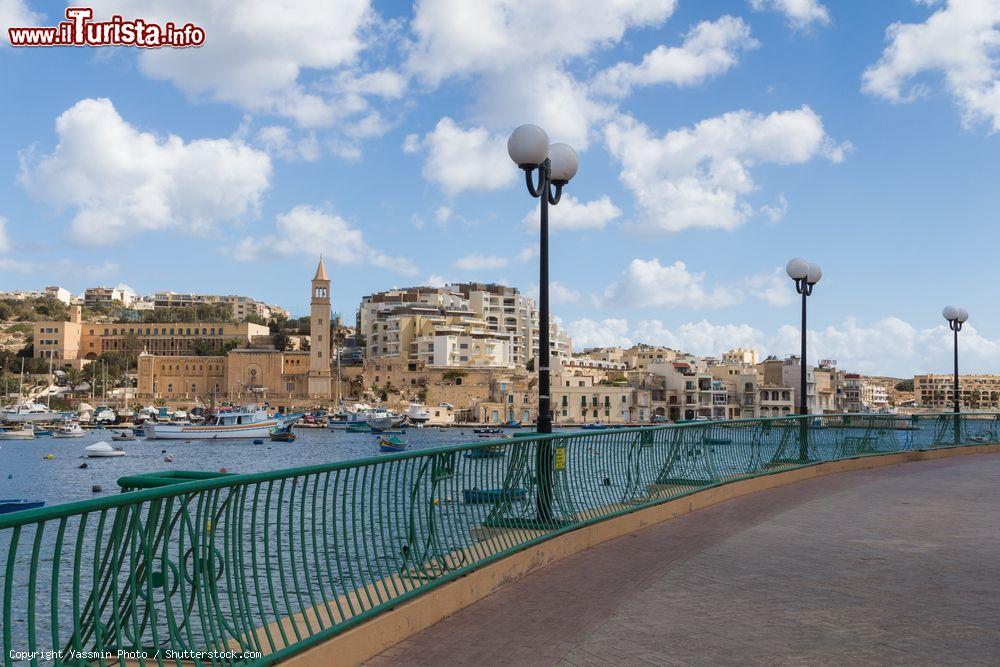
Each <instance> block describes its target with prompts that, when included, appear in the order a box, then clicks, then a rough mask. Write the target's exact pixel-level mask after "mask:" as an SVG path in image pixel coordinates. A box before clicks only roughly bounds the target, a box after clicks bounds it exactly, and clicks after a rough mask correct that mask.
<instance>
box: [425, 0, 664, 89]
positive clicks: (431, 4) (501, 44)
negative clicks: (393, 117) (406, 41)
mask: <svg viewBox="0 0 1000 667" xmlns="http://www.w3.org/2000/svg"><path fill="white" fill-rule="evenodd" d="M676 4H677V3H676V0H617V1H616V2H603V1H602V0H587V1H581V2H565V1H561V2H543V3H538V2H526V1H525V0H479V1H477V2H468V1H467V0H422V2H420V3H418V4H417V6H416V10H415V15H414V18H413V22H412V29H413V32H414V33H415V35H416V43H415V44H414V46H413V49H412V51H411V53H410V57H409V68H410V69H411V70H413V71H414V72H416V73H418V74H419V75H420V76H421V77H422V78H423V79H424V80H425V81H427V82H428V83H430V84H432V85H437V84H439V83H440V82H441V81H443V80H444V79H445V78H448V77H450V76H454V75H465V74H470V73H488V72H506V71H511V70H514V69H521V68H522V66H527V65H530V66H534V65H537V63H538V61H539V56H540V54H541V55H542V57H543V58H544V59H545V60H548V61H554V62H561V61H564V60H566V59H569V58H575V57H581V56H585V55H587V54H589V53H590V52H591V51H592V50H593V49H594V48H597V47H601V46H605V45H608V44H613V43H615V42H618V41H619V40H621V38H622V36H623V35H624V34H625V31H626V30H628V29H629V28H633V27H643V26H655V25H659V24H660V23H662V22H663V21H665V20H666V19H667V18H669V17H670V15H671V14H672V13H673V11H674V8H675V6H676Z"/></svg>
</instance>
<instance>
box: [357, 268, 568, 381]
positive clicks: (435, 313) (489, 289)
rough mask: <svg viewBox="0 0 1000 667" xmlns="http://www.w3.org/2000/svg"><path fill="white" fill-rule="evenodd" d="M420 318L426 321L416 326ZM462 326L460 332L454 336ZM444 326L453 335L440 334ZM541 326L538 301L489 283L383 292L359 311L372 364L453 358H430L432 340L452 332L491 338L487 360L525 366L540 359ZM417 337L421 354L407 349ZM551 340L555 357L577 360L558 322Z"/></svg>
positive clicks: (368, 298) (371, 297)
mask: <svg viewBox="0 0 1000 667" xmlns="http://www.w3.org/2000/svg"><path fill="white" fill-rule="evenodd" d="M414 317H422V318H423V319H422V320H420V321H414V320H413V318H414ZM427 326H430V327H431V329H430V330H428V329H427ZM456 326H457V327H459V330H458V331H453V330H452V329H453V328H454V327H456ZM438 327H444V328H445V329H447V331H444V330H442V331H438ZM538 327H539V320H538V310H537V308H536V306H535V302H534V300H533V299H529V298H526V297H523V296H522V295H521V294H520V292H519V291H518V290H517V288H514V287H507V286H505V285H495V284H488V283H456V284H452V285H446V286H444V287H410V288H406V289H398V290H390V291H388V292H379V293H377V294H371V295H368V296H366V297H364V298H362V300H361V306H360V308H359V310H358V330H359V333H360V334H361V335H363V336H364V338H365V341H366V354H367V357H368V358H369V359H378V358H380V357H387V356H388V357H400V356H403V357H407V358H408V359H409V360H410V361H413V362H421V363H424V364H427V363H429V362H435V363H436V360H440V359H443V358H450V355H451V353H450V352H448V353H447V354H446V353H445V352H443V351H442V352H441V354H443V355H445V357H440V356H439V357H437V358H435V357H433V356H429V355H428V350H429V349H430V347H431V341H430V340H429V339H428V337H434V336H436V335H437V334H438V333H447V334H448V335H452V334H454V335H472V336H474V337H477V338H483V339H489V340H491V341H493V343H491V345H492V346H493V353H492V354H490V353H488V352H486V348H485V347H484V348H483V350H482V354H483V355H485V357H481V358H486V357H492V358H495V359H497V361H498V363H500V362H501V360H502V365H507V364H513V365H515V366H519V367H525V366H527V364H528V361H529V360H530V359H534V358H537V355H538V344H539V331H538ZM411 329H412V330H413V331H411ZM416 330H419V331H416ZM415 338H420V342H419V343H418V348H417V350H412V349H410V348H409V347H407V346H408V345H409V344H410V343H411V342H412V341H413V340H414V339H415ZM549 338H550V341H549V349H550V354H551V355H552V356H553V357H555V358H563V357H569V356H571V355H572V352H573V349H572V344H571V341H570V339H569V337H568V336H567V335H566V333H565V332H564V331H562V329H561V328H560V327H559V325H558V324H556V323H555V322H554V321H552V322H550V329H549ZM442 344H443V345H445V346H447V345H449V343H442ZM468 344H470V345H471V342H468ZM442 349H444V348H442ZM460 349H461V348H460ZM467 349H471V348H467ZM457 356H458V357H459V358H460V357H461V356H463V355H461V354H460V353H459V354H458V355H457ZM470 359H471V356H470Z"/></svg>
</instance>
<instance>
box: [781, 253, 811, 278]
mask: <svg viewBox="0 0 1000 667" xmlns="http://www.w3.org/2000/svg"><path fill="white" fill-rule="evenodd" d="M785 273H787V274H788V277H789V278H791V279H792V280H802V279H803V278H805V277H806V276H807V275H809V262H807V261H806V260H804V259H802V258H801V257H795V258H794V259H790V260H788V264H786V265H785Z"/></svg>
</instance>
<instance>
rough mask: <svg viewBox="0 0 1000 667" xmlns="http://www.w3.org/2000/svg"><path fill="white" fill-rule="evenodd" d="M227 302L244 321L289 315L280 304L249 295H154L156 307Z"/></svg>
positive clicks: (235, 316) (189, 306) (193, 305)
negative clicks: (265, 301) (269, 303)
mask: <svg viewBox="0 0 1000 667" xmlns="http://www.w3.org/2000/svg"><path fill="white" fill-rule="evenodd" d="M217 304H225V305H227V306H229V307H230V308H231V309H232V313H233V319H234V320H236V321H237V322H242V321H243V320H245V319H246V318H247V317H249V316H251V315H256V316H258V317H261V318H263V319H264V320H269V319H271V318H272V317H277V316H279V315H280V316H282V317H288V316H289V315H288V311H287V310H285V309H284V308H282V307H280V306H272V305H268V304H266V303H263V302H261V301H257V300H256V299H251V298H250V297H248V296H239V295H236V294H229V295H220V294H188V293H179V292H157V293H156V294H155V295H154V296H153V305H154V307H155V308H192V307H195V306H203V305H217Z"/></svg>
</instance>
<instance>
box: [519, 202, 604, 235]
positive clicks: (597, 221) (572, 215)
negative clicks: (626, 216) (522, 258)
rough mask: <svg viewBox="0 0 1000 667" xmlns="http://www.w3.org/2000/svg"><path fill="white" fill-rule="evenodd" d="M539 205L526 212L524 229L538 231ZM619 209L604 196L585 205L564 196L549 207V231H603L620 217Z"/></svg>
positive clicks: (523, 222)
mask: <svg viewBox="0 0 1000 667" xmlns="http://www.w3.org/2000/svg"><path fill="white" fill-rule="evenodd" d="M538 207H539V205H538V204H536V205H535V208H534V209H532V210H531V211H529V212H528V214H527V215H525V216H524V220H522V224H523V225H524V226H525V227H529V228H531V229H538V215H539V208H538ZM621 214H622V212H621V209H620V208H618V207H617V206H615V205H614V204H613V203H612V202H611V198H610V197H608V196H607V195H604V196H602V197H600V198H598V199H594V200H593V201H589V202H587V203H586V204H582V203H580V201H579V200H578V199H577V198H576V197H574V196H572V195H566V194H564V195H563V196H562V199H561V200H560V201H559V204H558V205H557V206H550V207H549V231H553V232H556V231H563V230H573V229H604V227H606V226H607V224H608V223H609V222H611V221H612V220H614V219H616V218H618V217H620V216H621Z"/></svg>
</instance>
